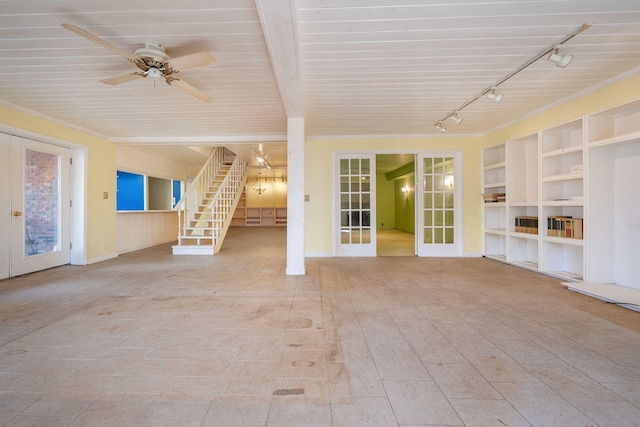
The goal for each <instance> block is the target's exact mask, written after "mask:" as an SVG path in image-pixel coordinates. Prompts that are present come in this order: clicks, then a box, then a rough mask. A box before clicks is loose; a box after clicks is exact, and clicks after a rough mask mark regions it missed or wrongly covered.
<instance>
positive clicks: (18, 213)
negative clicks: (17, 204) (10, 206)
mask: <svg viewBox="0 0 640 427" xmlns="http://www.w3.org/2000/svg"><path fill="white" fill-rule="evenodd" d="M13 216H22V212H20V211H13Z"/></svg>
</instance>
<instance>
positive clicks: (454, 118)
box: [449, 111, 464, 125]
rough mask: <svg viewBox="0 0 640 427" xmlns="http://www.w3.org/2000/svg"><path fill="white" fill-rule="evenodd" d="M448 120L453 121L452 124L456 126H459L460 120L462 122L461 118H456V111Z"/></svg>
mask: <svg viewBox="0 0 640 427" xmlns="http://www.w3.org/2000/svg"><path fill="white" fill-rule="evenodd" d="M449 118H450V119H451V120H453V121H454V122H456V124H457V125H459V124H460V123H462V120H464V119H463V118H462V117H459V116H458V112H457V111H456V112H455V113H453V115H452V116H449Z"/></svg>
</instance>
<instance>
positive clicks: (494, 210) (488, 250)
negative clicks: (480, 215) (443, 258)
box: [482, 144, 507, 261]
mask: <svg viewBox="0 0 640 427" xmlns="http://www.w3.org/2000/svg"><path fill="white" fill-rule="evenodd" d="M506 164H507V163H506V145H505V144H499V145H496V146H495V147H491V148H487V149H486V150H484V152H483V181H482V185H483V191H484V193H486V194H493V193H505V194H506V182H507V169H506ZM484 253H485V256H487V257H490V258H494V259H497V260H500V261H506V259H507V204H506V202H487V203H485V204H484Z"/></svg>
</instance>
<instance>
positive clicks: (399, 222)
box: [394, 174, 416, 234]
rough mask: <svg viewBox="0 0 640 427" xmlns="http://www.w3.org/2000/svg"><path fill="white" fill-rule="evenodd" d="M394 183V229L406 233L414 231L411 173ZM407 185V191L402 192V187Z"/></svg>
mask: <svg viewBox="0 0 640 427" xmlns="http://www.w3.org/2000/svg"><path fill="white" fill-rule="evenodd" d="M394 185H395V211H396V229H397V230H400V231H404V232H406V233H411V234H414V233H415V223H416V216H415V211H416V209H415V208H416V197H415V196H416V193H415V191H414V190H415V189H414V181H413V174H412V175H409V176H405V177H403V178H401V179H397V180H395V181H394ZM404 186H407V187H409V189H410V190H409V192H408V193H403V192H402V187H404Z"/></svg>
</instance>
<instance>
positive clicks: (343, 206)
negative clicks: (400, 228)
mask: <svg viewBox="0 0 640 427" xmlns="http://www.w3.org/2000/svg"><path fill="white" fill-rule="evenodd" d="M375 168H376V161H375V155H374V154H367V155H363V154H338V155H337V156H336V166H335V168H334V170H335V174H336V176H335V177H334V182H335V183H336V187H335V192H334V194H336V197H337V200H336V202H335V205H336V207H337V209H335V215H336V217H335V221H334V222H335V224H337V225H338V226H337V227H334V230H335V232H336V233H337V235H336V236H335V237H334V242H336V243H335V253H336V255H337V256H347V257H348V256H376V227H375V224H376V219H375V216H376V212H375V205H376V192H375V188H376V182H375V180H376V173H375Z"/></svg>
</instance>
